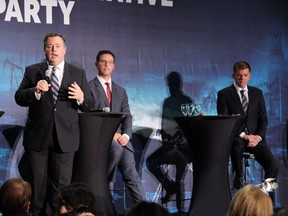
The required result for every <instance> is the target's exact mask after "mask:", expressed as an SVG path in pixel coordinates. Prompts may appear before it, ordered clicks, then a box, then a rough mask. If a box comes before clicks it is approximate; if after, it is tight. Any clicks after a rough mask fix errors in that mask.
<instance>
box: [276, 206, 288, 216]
mask: <svg viewBox="0 0 288 216" xmlns="http://www.w3.org/2000/svg"><path fill="white" fill-rule="evenodd" d="M275 216H288V208H281V209H279V210H277V211H276V213H275Z"/></svg>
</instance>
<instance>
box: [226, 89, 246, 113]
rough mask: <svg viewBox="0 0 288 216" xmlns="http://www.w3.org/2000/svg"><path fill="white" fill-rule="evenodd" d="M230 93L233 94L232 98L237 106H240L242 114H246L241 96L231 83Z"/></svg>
mask: <svg viewBox="0 0 288 216" xmlns="http://www.w3.org/2000/svg"><path fill="white" fill-rule="evenodd" d="M230 94H231V95H232V98H233V100H234V102H233V103H235V104H236V106H237V107H240V110H241V114H243V115H245V114H244V110H243V108H242V103H241V100H240V97H239V95H238V93H237V91H236V89H235V86H234V85H231V87H230ZM248 108H249V107H248Z"/></svg>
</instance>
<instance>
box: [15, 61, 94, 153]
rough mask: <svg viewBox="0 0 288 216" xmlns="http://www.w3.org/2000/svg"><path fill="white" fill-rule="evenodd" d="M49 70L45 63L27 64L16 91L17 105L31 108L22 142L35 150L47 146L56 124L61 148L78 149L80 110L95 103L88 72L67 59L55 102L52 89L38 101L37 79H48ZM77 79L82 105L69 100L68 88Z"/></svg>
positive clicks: (84, 109)
mask: <svg viewBox="0 0 288 216" xmlns="http://www.w3.org/2000/svg"><path fill="white" fill-rule="evenodd" d="M47 69H48V65H47V63H46V62H45V63H39V64H34V65H30V66H28V67H26V69H25V74H24V78H23V80H22V82H21V84H20V86H19V88H18V90H17V91H16V94H15V100H16V103H17V104H18V105H20V106H24V107H29V110H28V118H27V122H26V127H25V129H24V135H23V145H24V147H25V149H31V150H34V151H42V150H45V149H47V148H48V145H49V144H50V143H51V142H52V132H53V127H54V124H55V128H56V131H57V135H58V141H59V145H60V148H61V150H62V151H63V152H74V151H77V150H78V147H79V125H78V109H80V110H82V111H89V110H90V109H91V108H92V106H93V104H94V100H93V97H92V95H91V92H90V89H89V86H88V83H87V80H86V75H85V71H84V70H83V69H79V68H77V67H75V66H73V65H71V64H68V63H66V62H65V66H64V75H63V80H62V83H61V86H60V90H59V94H58V99H57V102H56V104H55V105H54V102H53V97H52V92H51V89H50V90H49V91H48V92H45V93H43V94H42V95H41V99H40V100H37V99H36V97H35V94H34V89H35V86H36V85H37V82H38V81H39V80H41V79H45V72H46V70H47ZM74 81H75V82H76V83H77V84H78V85H79V86H80V88H81V89H82V91H83V92H84V103H83V104H82V105H80V106H79V105H78V104H77V102H76V100H74V99H73V100H72V99H68V87H69V86H70V85H71V83H73V82H74Z"/></svg>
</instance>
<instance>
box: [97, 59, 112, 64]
mask: <svg viewBox="0 0 288 216" xmlns="http://www.w3.org/2000/svg"><path fill="white" fill-rule="evenodd" d="M98 62H99V63H100V64H103V65H104V64H107V65H113V64H115V62H114V61H106V60H99V61H98Z"/></svg>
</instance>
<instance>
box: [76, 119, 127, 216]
mask: <svg viewBox="0 0 288 216" xmlns="http://www.w3.org/2000/svg"><path fill="white" fill-rule="evenodd" d="M125 115H126V114H124V113H80V114H79V124H80V147H79V151H78V152H77V153H76V154H75V160H74V169H73V176H72V182H83V183H85V184H87V186H88V187H89V188H90V189H91V190H92V192H93V193H94V195H95V197H96V205H97V206H96V208H97V210H98V211H100V212H104V213H105V215H106V216H115V215H117V213H116V210H115V207H114V205H113V202H112V196H111V193H110V188H109V182H108V173H107V166H108V154H109V149H110V146H111V142H112V139H113V136H114V134H115V132H116V130H117V128H118V126H119V124H120V123H121V121H122V119H123V118H124V117H125Z"/></svg>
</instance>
